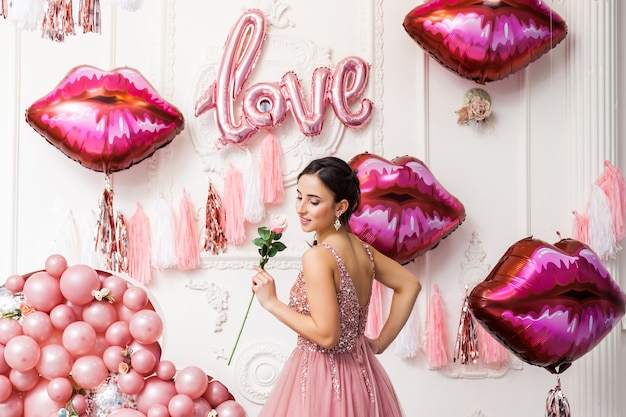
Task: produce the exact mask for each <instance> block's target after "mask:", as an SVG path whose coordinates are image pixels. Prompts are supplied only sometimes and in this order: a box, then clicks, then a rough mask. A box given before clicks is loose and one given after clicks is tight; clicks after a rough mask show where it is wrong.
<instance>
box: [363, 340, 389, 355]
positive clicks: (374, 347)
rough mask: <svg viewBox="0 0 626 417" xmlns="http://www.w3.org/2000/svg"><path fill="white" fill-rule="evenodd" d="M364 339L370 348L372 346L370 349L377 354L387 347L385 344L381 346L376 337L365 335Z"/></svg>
mask: <svg viewBox="0 0 626 417" xmlns="http://www.w3.org/2000/svg"><path fill="white" fill-rule="evenodd" d="M365 340H367V343H368V344H369V345H370V348H372V351H373V352H374V353H375V354H377V355H379V354H381V353H383V352H384V351H385V349H387V346H383V345H382V344H381V343H380V340H379V339H378V338H376V339H370V338H369V337H366V338H365Z"/></svg>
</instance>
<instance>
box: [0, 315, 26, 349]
mask: <svg viewBox="0 0 626 417" xmlns="http://www.w3.org/2000/svg"><path fill="white" fill-rule="evenodd" d="M23 333H24V332H23V331H22V325H21V324H20V322H19V321H17V320H15V319H10V318H1V319H0V344H3V345H6V344H7V343H8V342H9V340H11V339H13V338H15V337H16V336H19V335H22V334H23Z"/></svg>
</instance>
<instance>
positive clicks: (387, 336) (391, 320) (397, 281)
mask: <svg viewBox="0 0 626 417" xmlns="http://www.w3.org/2000/svg"><path fill="white" fill-rule="evenodd" d="M371 251H372V253H373V255H374V264H375V265H376V279H377V280H378V281H379V282H380V283H381V284H383V285H385V286H386V287H389V288H391V289H392V290H393V296H392V298H391V308H390V310H389V317H388V318H387V321H386V322H385V324H384V325H383V327H382V329H381V331H380V334H379V335H378V337H377V338H376V339H373V340H371V341H370V345H371V346H372V349H373V350H374V352H375V353H382V352H384V351H385V349H387V348H388V347H389V345H390V344H391V342H393V341H394V339H395V338H396V337H397V336H398V334H399V333H400V330H402V327H403V326H404V324H405V323H406V322H407V320H408V319H409V316H410V315H411V312H412V311H413V306H414V304H415V300H416V299H417V296H418V294H419V293H420V291H421V289H422V285H421V284H420V282H419V280H418V279H417V277H415V276H414V275H413V274H412V273H411V272H409V270H407V269H406V268H405V267H403V266H402V265H400V264H399V263H397V262H396V261H394V260H393V259H391V258H389V257H387V256H385V255H383V254H382V253H380V252H378V251H377V250H376V249H374V248H371Z"/></svg>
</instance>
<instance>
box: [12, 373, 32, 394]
mask: <svg viewBox="0 0 626 417" xmlns="http://www.w3.org/2000/svg"><path fill="white" fill-rule="evenodd" d="M9 380H10V381H11V384H13V387H14V388H15V390H16V391H18V392H26V391H28V390H30V389H32V388H33V387H34V386H35V385H37V383H38V382H39V373H38V372H37V370H36V369H35V368H33V369H29V370H28V371H18V370H16V369H11V372H9Z"/></svg>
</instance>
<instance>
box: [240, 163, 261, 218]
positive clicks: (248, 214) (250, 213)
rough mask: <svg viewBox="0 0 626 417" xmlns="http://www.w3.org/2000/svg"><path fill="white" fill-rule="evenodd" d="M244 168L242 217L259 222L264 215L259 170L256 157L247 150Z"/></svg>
mask: <svg viewBox="0 0 626 417" xmlns="http://www.w3.org/2000/svg"><path fill="white" fill-rule="evenodd" d="M246 159H247V160H246V169H245V171H244V175H243V180H244V194H245V196H246V198H245V201H244V209H243V210H244V217H245V219H246V220H247V221H248V222H249V223H253V224H254V223H259V222H260V221H261V220H263V217H265V205H264V204H263V192H262V191H263V190H262V189H261V177H262V174H261V171H260V168H259V164H258V162H257V160H256V158H255V157H254V156H253V155H252V153H251V152H247V158H246Z"/></svg>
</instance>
